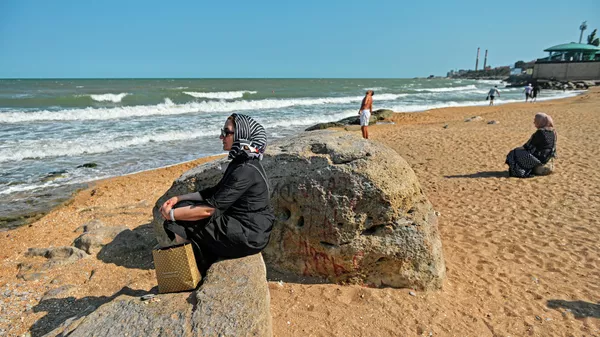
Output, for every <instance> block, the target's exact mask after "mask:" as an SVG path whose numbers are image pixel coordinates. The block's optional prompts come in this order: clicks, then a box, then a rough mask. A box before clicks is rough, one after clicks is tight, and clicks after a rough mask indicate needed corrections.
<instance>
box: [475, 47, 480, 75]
mask: <svg viewBox="0 0 600 337" xmlns="http://www.w3.org/2000/svg"><path fill="white" fill-rule="evenodd" d="M477 67H479V47H477V58H476V59H475V71H477Z"/></svg>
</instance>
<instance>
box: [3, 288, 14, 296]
mask: <svg viewBox="0 0 600 337" xmlns="http://www.w3.org/2000/svg"><path fill="white" fill-rule="evenodd" d="M10 295H12V291H10V289H9V290H7V291H5V292H4V297H10Z"/></svg>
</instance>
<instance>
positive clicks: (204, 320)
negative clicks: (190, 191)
mask: <svg viewBox="0 0 600 337" xmlns="http://www.w3.org/2000/svg"><path fill="white" fill-rule="evenodd" d="M142 298H144V297H142ZM142 298H140V297H137V296H132V295H131V294H128V295H119V296H116V297H115V298H107V300H106V301H108V303H104V304H102V303H100V305H99V306H98V307H95V306H93V305H92V306H89V307H87V308H86V309H84V310H82V311H81V312H79V313H78V314H77V315H75V316H73V317H70V318H68V319H67V320H65V321H64V322H63V323H62V324H61V325H60V326H58V327H57V328H56V329H54V330H52V331H51V332H49V333H47V334H46V336H70V337H77V336H130V337H135V336H140V337H142V336H143V337H146V336H272V335H273V333H272V321H271V312H270V300H269V288H268V285H267V281H266V269H265V264H264V262H263V259H262V257H261V255H260V254H256V255H252V256H247V257H244V258H241V259H234V260H224V261H219V262H216V263H215V264H213V265H212V266H211V267H210V268H209V270H208V271H207V275H206V277H205V278H204V280H203V283H202V285H201V287H200V289H198V290H197V291H195V292H192V293H191V294H190V293H189V292H183V293H176V294H161V295H156V296H154V297H152V298H151V299H149V300H146V301H142Z"/></svg>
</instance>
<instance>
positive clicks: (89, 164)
mask: <svg viewBox="0 0 600 337" xmlns="http://www.w3.org/2000/svg"><path fill="white" fill-rule="evenodd" d="M96 166H98V164H96V163H85V164H81V165H79V166H77V168H94V167H96Z"/></svg>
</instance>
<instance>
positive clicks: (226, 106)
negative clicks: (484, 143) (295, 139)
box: [0, 94, 407, 123]
mask: <svg viewBox="0 0 600 337" xmlns="http://www.w3.org/2000/svg"><path fill="white" fill-rule="evenodd" d="M404 96H407V94H382V95H376V96H375V97H374V100H375V102H376V104H377V102H378V101H380V102H381V101H393V100H396V99H397V98H400V97H404ZM362 99H363V96H352V97H324V98H298V99H264V100H255V101H246V100H240V101H232V102H226V101H203V102H190V103H184V104H175V103H173V102H172V101H171V100H170V99H168V98H166V99H165V102H164V103H160V104H157V105H135V106H122V107H114V108H92V107H88V108H84V109H69V110H59V111H48V110H41V111H33V112H22V111H19V112H15V111H10V112H3V113H2V114H0V123H23V122H33V121H74V120H110V119H120V118H131V117H144V116H156V115H180V114H186V113H198V112H204V113H221V112H233V111H248V110H269V109H282V108H287V107H292V106H318V105H330V104H349V103H355V102H360V101H361V100H362Z"/></svg>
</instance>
